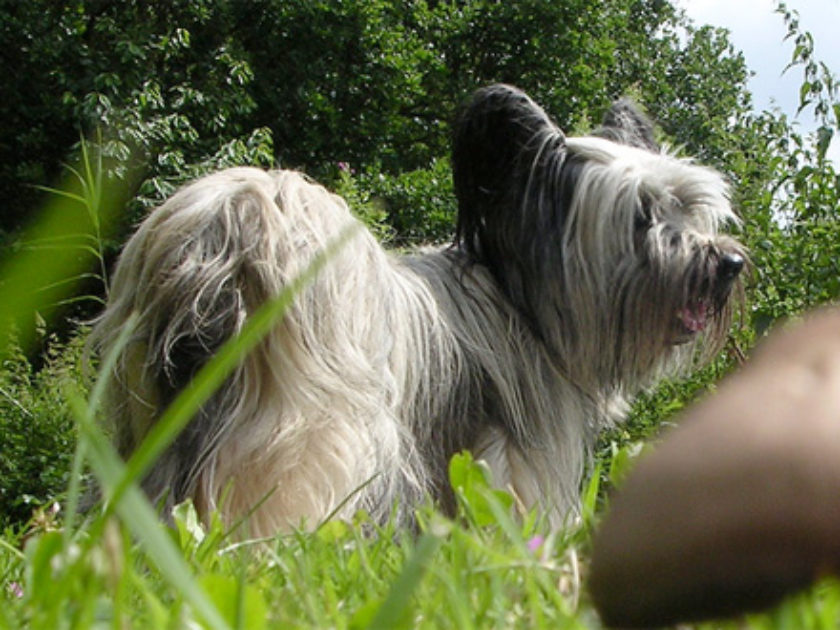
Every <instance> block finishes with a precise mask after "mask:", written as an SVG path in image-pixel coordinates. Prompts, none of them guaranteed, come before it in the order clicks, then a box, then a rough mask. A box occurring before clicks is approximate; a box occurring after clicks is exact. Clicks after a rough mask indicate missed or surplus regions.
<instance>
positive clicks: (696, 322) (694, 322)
mask: <svg viewBox="0 0 840 630" xmlns="http://www.w3.org/2000/svg"><path fill="white" fill-rule="evenodd" d="M680 319H681V320H682V323H683V324H685V327H686V328H688V329H689V330H690V331H691V332H700V331H701V330H703V329H704V328H705V327H706V305H705V304H704V303H703V302H699V303H698V304H695V305H693V306H686V307H685V308H683V309H682V310H681V311H680Z"/></svg>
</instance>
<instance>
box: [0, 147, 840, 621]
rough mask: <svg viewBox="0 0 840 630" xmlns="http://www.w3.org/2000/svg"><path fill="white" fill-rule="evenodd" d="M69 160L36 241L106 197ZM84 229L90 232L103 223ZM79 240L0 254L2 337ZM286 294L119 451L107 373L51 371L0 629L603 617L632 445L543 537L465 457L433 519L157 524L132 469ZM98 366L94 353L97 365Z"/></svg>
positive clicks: (2, 562)
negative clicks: (593, 586) (47, 422)
mask: <svg viewBox="0 0 840 630" xmlns="http://www.w3.org/2000/svg"><path fill="white" fill-rule="evenodd" d="M85 156H87V159H88V160H89V159H90V158H89V154H87V153H85ZM85 161H87V160H85ZM75 172H76V174H77V175H76V176H77V178H78V179H79V181H81V182H82V184H83V185H81V187H80V192H78V194H77V193H74V194H72V195H57V196H56V200H55V202H54V203H53V205H52V206H51V207H50V208H48V209H47V211H46V212H45V216H44V217H43V219H42V220H41V221H40V222H39V223H38V224H37V225H36V226H35V227H34V228H33V232H32V233H31V234H30V235H29V236H30V237H33V238H35V237H37V238H36V239H35V240H36V241H37V242H39V243H59V242H62V239H64V237H65V236H66V234H68V233H69V232H68V230H70V229H71V228H72V229H74V230H76V229H77V226H78V222H75V223H74V221H72V219H68V217H72V216H73V213H78V212H79V211H82V212H83V213H85V214H86V215H88V216H89V215H90V213H93V214H94V215H95V216H97V217H103V210H104V209H105V208H104V207H103V206H107V205H108V204H107V203H105V202H104V201H103V200H106V199H114V198H119V197H120V191H115V190H107V189H106V188H107V186H108V184H107V182H104V181H103V179H102V178H101V177H98V176H97V175H96V169H95V168H94V169H91V168H90V164H88V163H85V164H83V165H82V167H80V168H78V169H76V170H75ZM103 187H104V188H103ZM89 223H92V224H93V229H94V230H95V232H94V233H93V237H94V239H99V238H101V231H100V226H102V225H105V224H107V223H108V220H107V218H100V219H97V220H96V221H92V222H89ZM33 242H35V241H33ZM78 242H80V243H83V244H84V246H83V247H77V248H75V249H72V251H64V250H61V251H59V252H58V254H57V255H56V256H54V257H50V258H49V259H48V260H44V259H43V256H39V255H37V254H35V253H31V252H26V251H25V252H23V254H22V255H17V256H16V257H15V258H14V259H12V258H9V259H6V261H5V262H4V263H2V265H0V281H2V282H3V284H4V286H5V291H6V293H5V297H6V299H5V301H4V302H2V303H0V338H2V339H8V338H9V337H10V336H14V335H17V336H18V338H19V339H20V345H21V346H23V347H27V345H31V343H32V339H33V335H34V334H35V333H34V332H33V331H34V326H33V325H32V323H31V322H32V320H33V319H34V314H35V313H39V312H46V311H49V310H50V307H51V306H52V305H53V304H54V303H55V302H56V301H62V300H66V299H68V298H67V296H71V295H72V294H73V293H72V282H67V281H66V280H67V279H68V278H70V279H71V280H72V279H78V278H82V277H83V273H84V272H83V270H84V269H86V268H87V265H93V266H95V265H98V264H99V263H100V262H101V256H100V253H101V249H100V248H98V247H97V246H93V247H92V246H90V243H89V242H87V241H86V240H85V239H84V238H82V239H80V240H78ZM336 246H340V244H337V245H336ZM68 249H70V248H68ZM33 251H34V250H33ZM328 255H329V254H328V253H327V254H325V256H324V257H322V258H320V259H318V260H317V261H315V263H314V264H313V266H312V268H311V269H310V270H309V271H308V272H307V273H306V274H304V276H302V277H301V278H300V279H299V283H304V282H306V281H308V280H309V279H311V277H312V276H313V275H314V274H315V273H317V268H318V266H319V265H321V264H324V262H325V261H326V259H327V257H328ZM85 256H87V258H85ZM71 259H72V264H70V261H71ZM35 267H37V273H36V275H37V279H38V285H37V286H39V287H47V288H49V290H46V289H44V290H38V291H33V286H36V285H33V284H32V282H31V277H32V275H31V274H32V270H33V268H35ZM27 277H28V278H30V280H29V281H27ZM57 287H58V288H60V292H58V293H57V292H56V288H57ZM294 290H295V289H294V288H292V289H290V291H289V292H288V293H286V294H283V295H281V296H280V297H278V298H277V300H275V301H273V302H271V303H269V304H268V305H267V306H266V308H265V310H264V311H261V313H260V315H259V316H258V317H257V318H255V319H254V320H253V322H252V325H251V326H249V327H248V328H247V329H246V331H245V333H244V334H243V335H242V336H240V337H239V338H237V339H235V340H233V341H231V343H230V344H229V345H228V346H226V347H225V348H224V349H223V350H222V351H221V352H220V354H219V355H218V356H217V359H216V360H214V361H212V362H210V363H209V364H208V365H207V366H206V368H205V369H204V370H203V371H202V373H201V374H199V375H198V376H197V378H196V380H195V381H194V383H193V385H192V386H191V387H190V388H188V389H187V390H185V392H184V393H183V395H182V396H181V398H179V399H178V400H177V401H176V402H175V404H173V406H172V408H171V409H170V410H169V412H167V414H166V415H165V416H164V417H163V418H162V419H161V421H160V423H159V424H158V425H157V426H158V429H157V430H156V431H155V432H154V433H152V434H151V435H150V436H149V437H148V439H147V440H146V442H144V444H143V445H142V446H141V447H140V448H139V449H138V450H137V453H136V455H135V457H133V458H132V459H131V460H130V461H129V462H125V463H124V462H122V461H121V460H120V459H119V457H118V456H117V454H116V453H115V451H114V449H113V448H112V447H111V445H110V443H109V441H108V440H107V438H106V436H105V435H104V434H103V432H102V431H101V429H100V428H99V425H98V423H97V422H96V416H97V413H98V408H99V400H100V398H101V394H102V391H103V390H104V388H106V387H107V385H108V383H107V379H104V378H100V380H98V381H96V382H94V383H91V384H85V383H84V381H83V379H81V378H77V376H78V374H77V372H74V371H72V370H69V371H65V372H61V378H60V379H58V377H57V381H60V382H61V384H62V386H61V387H60V388H59V389H58V390H53V389H50V390H49V391H50V392H54V391H57V392H59V394H58V395H60V396H61V397H62V400H63V403H62V405H61V406H62V408H63V409H64V410H66V412H67V413H69V414H70V418H71V421H72V426H73V431H74V432H75V433H76V434H77V436H78V437H77V439H76V441H75V450H74V451H73V455H72V462H71V463H70V465H69V469H70V471H71V474H70V478H69V484H68V489H67V492H66V494H65V496H63V497H62V498H63V501H62V506H63V507H62V508H60V509H57V505H58V504H57V503H46V504H45V505H44V507H43V508H42V509H40V510H39V511H38V512H37V513H36V515H35V516H34V517H33V519H32V521H31V522H30V523H29V524H28V526H26V527H24V528H8V529H6V530H5V531H4V532H3V533H2V535H0V598H1V599H0V602H1V603H2V605H0V629H4V628H10V629H11V628H32V629H45V630H46V629H49V630H55V629H65V628H66V629H76V628H79V629H83V628H84V629H87V628H103V629H105V628H114V629H118V628H119V629H122V628H154V629H161V628H163V629H166V628H172V629H176V628H218V629H221V628H247V629H255V630H260V629H262V628H349V629H360V630H361V629H372V628H377V629H384V628H388V629H390V628H435V629H437V628H442V629H443V628H458V629H459V630H467V629H470V628H536V629H540V628H546V629H547V628H551V629H554V628H572V629H573V628H585V629H588V628H598V627H600V624H599V621H598V617H597V614H596V613H595V611H594V610H593V608H592V606H591V604H590V602H589V600H588V597H587V594H586V590H585V583H586V573H587V556H588V551H589V544H590V537H591V533H592V531H593V528H594V527H595V526H596V524H597V519H598V511H599V509H601V507H602V506H603V503H604V501H605V497H604V492H603V488H602V480H607V481H613V480H614V479H615V478H616V477H620V476H621V474H623V472H624V471H625V470H626V468H627V466H628V465H629V463H630V462H631V461H632V458H633V452H634V451H633V450H632V446H621V445H616V446H614V447H612V448H604V449H602V456H601V460H600V464H599V468H598V470H596V474H594V475H593V476H592V481H590V482H589V484H588V486H587V487H586V488H585V489H584V491H583V514H582V518H581V519H580V521H579V522H578V523H576V524H574V525H572V526H571V527H569V528H568V529H567V530H566V531H563V532H560V533H558V532H550V531H548V530H547V529H546V528H545V527H544V526H543V524H542V522H541V521H540V519H539V518H538V516H537V515H535V514H520V515H519V516H518V517H513V516H512V504H513V501H512V499H511V497H510V496H508V495H507V494H505V493H503V492H500V491H498V490H493V489H492V488H491V485H490V480H489V479H488V476H487V473H486V471H485V469H484V468H483V467H482V466H481V465H480V464H479V463H476V462H474V461H473V460H472V459H471V458H470V456H469V455H468V454H462V455H458V456H456V457H455V458H454V459H453V461H452V464H451V467H450V479H451V481H452V483H453V487H454V488H455V489H456V494H457V496H458V500H459V501H458V506H459V507H458V514H457V515H456V516H455V517H454V518H448V517H445V516H443V515H442V514H440V513H439V512H437V511H436V510H435V509H434V507H433V506H431V505H427V506H424V507H423V508H421V509H420V511H419V522H420V527H419V531H418V532H408V531H404V530H400V529H397V528H396V527H394V526H392V525H386V526H384V527H377V526H375V525H374V524H372V523H371V522H370V521H369V519H368V518H367V517H366V515H365V514H358V515H357V516H356V520H355V522H354V523H343V522H334V521H333V522H326V523H323V524H322V525H321V526H320V527H318V528H317V529H316V530H315V531H312V532H295V533H292V534H287V535H278V536H277V537H275V538H272V539H270V540H260V541H251V540H244V541H243V540H238V539H235V538H233V537H232V536H231V534H230V532H227V531H225V530H224V528H223V527H222V525H221V521H219V520H216V521H214V522H212V523H211V524H210V525H209V526H207V527H204V526H202V525H200V524H199V522H198V519H197V516H196V513H195V510H194V509H193V508H192V506H191V505H190V504H189V503H186V504H183V505H181V506H179V507H178V508H177V509H176V511H175V513H174V516H173V522H172V524H171V525H165V524H164V523H163V522H162V521H161V519H159V518H158V515H157V514H156V512H155V510H154V508H153V507H152V506H151V505H150V504H149V503H148V501H147V500H146V499H145V497H144V495H143V494H142V493H141V492H140V490H139V489H138V486H137V480H138V479H139V478H140V476H142V474H143V471H144V470H145V469H146V468H147V466H148V465H150V463H151V462H152V461H153V460H154V458H155V456H156V455H157V454H158V453H159V452H160V451H161V450H162V449H164V448H165V447H166V446H167V445H168V444H169V443H171V440H172V439H174V437H175V435H176V434H177V432H178V431H179V430H180V428H182V427H183V426H184V424H185V423H186V421H187V419H188V418H189V417H190V416H191V415H192V413H193V412H194V410H195V408H196V406H197V405H200V404H201V401H202V400H204V399H205V397H206V395H207V394H208V392H211V391H212V389H213V387H214V386H215V385H216V384H218V383H219V382H220V381H221V380H223V379H224V377H225V375H226V374H227V373H228V371H229V370H230V369H231V368H232V366H233V365H234V363H235V360H236V358H237V357H239V356H242V354H243V353H244V352H246V351H247V349H248V348H249V347H251V346H252V345H253V344H254V342H255V340H257V339H258V338H259V335H260V334H261V332H262V331H264V330H265V329H266V328H267V327H270V326H271V324H272V322H274V321H276V319H277V318H278V317H280V316H282V313H283V310H284V308H285V305H286V304H288V301H289V300H290V299H291V298H292V297H293V295H294ZM128 331H129V330H128V328H127V329H126V334H128ZM0 358H2V359H3V361H4V364H3V369H4V370H5V369H6V366H7V365H12V364H14V361H13V360H12V359H13V358H14V357H11V356H10V355H9V354H8V352H7V353H6V354H4V355H3V356H2V357H0ZM111 360H113V358H112V357H104V358H103V362H104V365H103V368H104V369H103V370H102V373H103V374H107V373H108V370H107V366H108V362H109V361H111ZM21 378H23V377H21ZM24 380H25V379H24ZM24 385H25V384H24ZM23 389H24V390H25V389H26V387H24V388H23ZM8 393H9V392H7V394H8ZM10 397H11V396H10ZM52 397H53V398H54V397H55V396H52ZM10 404H11V405H12V406H13V407H14V408H15V409H18V411H19V412H20V413H21V415H22V417H24V418H27V417H29V416H27V414H30V415H32V411H31V410H30V409H28V408H27V405H28V404H30V401H28V400H27V399H24V398H20V399H18V398H14V397H11V403H10ZM33 404H34V403H33ZM15 405H16V406H15ZM643 422H645V423H649V422H651V420H650V418H643ZM84 470H90V471H91V473H92V474H93V475H94V476H95V477H96V478H97V480H98V482H99V483H100V485H101V486H102V487H103V489H104V495H105V501H104V503H103V504H102V506H100V507H98V508H96V509H94V510H91V511H89V512H88V513H86V514H82V513H80V512H79V503H80V496H81V492H82V484H81V483H79V479H80V478H81V475H82V472H83V471H84ZM54 506H56V507H54ZM838 619H840V586H838V584H837V583H836V582H832V581H824V582H821V583H820V584H818V585H816V586H815V587H814V588H812V589H811V590H809V591H808V592H806V593H804V594H801V595H798V596H796V597H794V598H792V599H791V600H789V601H787V602H785V603H784V604H782V605H781V606H779V607H778V608H777V609H775V610H773V611H770V612H769V613H766V614H762V615H757V616H752V617H748V618H745V619H739V620H734V621H731V622H726V623H719V624H707V625H706V626H701V627H704V628H713V627H715V628H716V627H722V628H755V629H765V628H767V629H769V628H773V629H775V628H780V629H788V628H790V629H791V630H792V629H794V628H795V629H797V630H801V629H806V630H808V629H814V630H818V629H820V630H821V629H827V628H835V627H836V624H837V620H838Z"/></svg>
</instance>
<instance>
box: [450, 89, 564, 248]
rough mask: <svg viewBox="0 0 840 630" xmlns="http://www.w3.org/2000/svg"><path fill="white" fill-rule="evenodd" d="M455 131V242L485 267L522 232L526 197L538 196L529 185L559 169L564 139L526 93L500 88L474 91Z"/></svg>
mask: <svg viewBox="0 0 840 630" xmlns="http://www.w3.org/2000/svg"><path fill="white" fill-rule="evenodd" d="M454 131H455V134H454V142H453V149H452V168H453V176H454V183H455V194H456V196H457V198H458V226H457V235H456V242H459V243H461V244H463V245H464V246H465V247H466V249H467V251H468V252H469V253H470V254H471V255H472V256H473V258H474V259H476V260H481V261H484V262H486V261H487V260H488V259H492V258H494V257H496V256H507V255H510V254H511V252H510V251H506V249H508V248H507V247H505V245H506V243H505V242H503V241H506V240H509V239H511V238H515V236H514V235H515V234H520V233H522V231H523V217H522V212H523V210H524V209H525V208H526V206H527V205H528V203H527V201H528V195H529V194H537V193H535V192H534V190H533V188H534V187H533V186H532V185H531V184H532V181H540V182H543V183H544V182H545V181H546V179H545V178H544V177H535V175H537V174H538V173H539V175H542V174H543V172H544V169H546V168H554V169H559V167H560V166H561V165H562V162H563V160H564V159H565V153H566V147H565V137H564V136H563V134H562V132H561V131H560V129H558V128H557V126H556V125H555V124H554V123H553V122H552V121H551V119H550V118H549V117H548V116H547V115H546V113H545V112H544V111H543V110H542V108H540V107H539V106H538V105H537V104H536V103H534V101H532V100H531V98H530V97H528V95H527V94H525V93H524V92H522V91H521V90H519V89H517V88H515V87H512V86H510V85H504V84H498V85H491V86H489V87H486V88H482V89H480V90H478V91H477V92H476V93H475V94H474V95H473V97H472V98H471V99H470V100H469V102H468V103H467V104H466V106H464V107H463V108H462V110H461V112H460V115H459V116H458V119H457V121H456V124H455V130H454ZM526 222H527V220H526ZM510 245H511V246H513V247H516V245H514V244H513V243H510Z"/></svg>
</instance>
